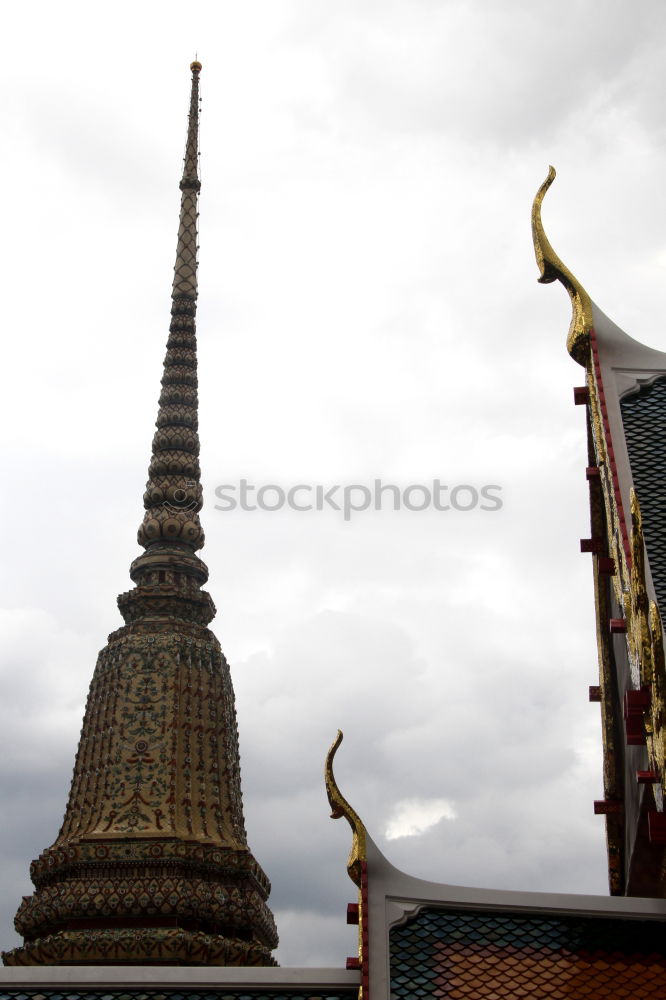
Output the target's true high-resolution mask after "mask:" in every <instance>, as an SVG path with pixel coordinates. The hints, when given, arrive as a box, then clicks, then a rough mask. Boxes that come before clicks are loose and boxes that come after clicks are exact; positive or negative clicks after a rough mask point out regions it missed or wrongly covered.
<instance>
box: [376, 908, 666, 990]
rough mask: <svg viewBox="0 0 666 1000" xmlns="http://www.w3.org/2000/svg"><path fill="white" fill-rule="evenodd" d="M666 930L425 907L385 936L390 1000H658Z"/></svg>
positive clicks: (653, 925) (665, 983)
mask: <svg viewBox="0 0 666 1000" xmlns="http://www.w3.org/2000/svg"><path fill="white" fill-rule="evenodd" d="M665 930H666V927H665V926H664V923H663V922H661V921H645V920H641V921H634V920H617V919H610V918H609V919H605V920H602V919H592V918H582V917H581V918H578V917H564V916H563V917H550V916H548V917H546V916H539V915H523V914H492V913H488V912H484V913H475V912H467V911H465V912H461V911H457V912H456V911H450V910H442V909H434V908H433V909H423V910H421V911H420V912H419V913H418V914H417V916H416V917H414V918H413V919H411V920H409V921H408V922H407V923H406V924H404V925H402V926H399V927H394V928H392V930H391V935H390V954H391V1000H420V998H423V1000H426V998H442V1000H522V998H526V1000H527V998H529V1000H664V997H666V935H665V934H664V931H665Z"/></svg>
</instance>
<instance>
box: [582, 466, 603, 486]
mask: <svg viewBox="0 0 666 1000" xmlns="http://www.w3.org/2000/svg"><path fill="white" fill-rule="evenodd" d="M600 475H601V473H600V472H599V467H598V466H596V465H588V467H587V469H586V470H585V478H586V479H587V481H588V483H591V482H592V481H593V480H595V479H598V478H599V476H600Z"/></svg>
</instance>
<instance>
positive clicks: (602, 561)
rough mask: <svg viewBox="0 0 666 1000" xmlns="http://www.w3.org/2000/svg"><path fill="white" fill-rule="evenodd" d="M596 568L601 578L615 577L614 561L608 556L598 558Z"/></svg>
mask: <svg viewBox="0 0 666 1000" xmlns="http://www.w3.org/2000/svg"><path fill="white" fill-rule="evenodd" d="M597 566H598V568H599V572H600V573H601V574H602V575H603V576H615V560H614V559H611V558H610V557H609V556H599V558H598V559H597Z"/></svg>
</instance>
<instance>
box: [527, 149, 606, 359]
mask: <svg viewBox="0 0 666 1000" xmlns="http://www.w3.org/2000/svg"><path fill="white" fill-rule="evenodd" d="M554 180H555V167H550V168H549V170H548V176H547V177H546V179H545V181H544V182H543V184H542V185H541V187H540V188H539V190H538V191H537V193H536V196H535V198H534V202H533V204H532V240H533V242H534V254H535V256H536V262H537V265H538V268H539V271H540V272H541V273H540V277H539V281H540V282H541V283H542V284H547V283H548V282H550V281H560V282H562V284H563V285H564V287H565V288H566V290H567V292H568V293H569V298H570V299H571V309H572V315H571V324H570V326H569V334H568V336H567V350H568V351H569V354H570V355H571V357H572V358H573V359H574V360H575V361H577V362H578V363H579V364H580V365H583V366H585V365H587V361H588V358H589V354H590V330H591V329H592V325H593V319H592V299H591V298H590V296H589V295H588V294H587V292H586V291H585V289H584V288H583V286H582V285H581V283H580V282H579V281H578V280H577V279H576V278H575V277H574V276H573V274H572V273H571V271H570V270H569V268H568V267H565V265H564V264H563V263H562V261H561V260H560V258H559V257H558V256H557V254H556V253H555V251H554V250H553V248H552V246H551V245H550V240H549V239H548V237H547V236H546V233H545V231H544V228H543V223H542V221H541V205H542V203H543V199H544V197H545V194H546V191H547V190H548V188H549V187H550V185H551V184H552V183H553V181H554Z"/></svg>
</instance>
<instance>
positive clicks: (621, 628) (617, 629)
mask: <svg viewBox="0 0 666 1000" xmlns="http://www.w3.org/2000/svg"><path fill="white" fill-rule="evenodd" d="M610 630H611V632H613V633H615V634H620V633H622V632H626V631H627V619H626V618H611V620H610Z"/></svg>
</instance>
